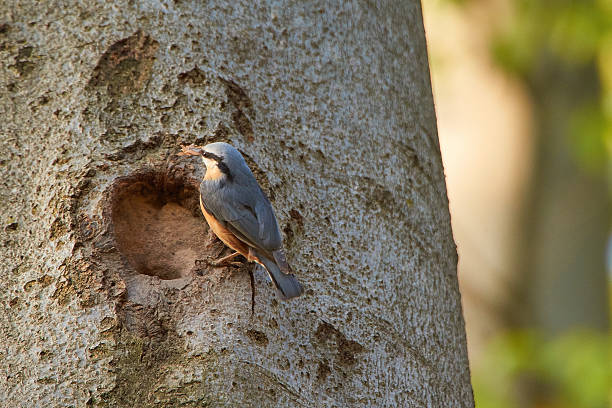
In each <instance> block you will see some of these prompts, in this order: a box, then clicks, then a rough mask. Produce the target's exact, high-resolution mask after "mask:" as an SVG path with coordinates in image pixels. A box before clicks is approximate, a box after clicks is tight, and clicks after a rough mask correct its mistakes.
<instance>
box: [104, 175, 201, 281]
mask: <svg viewBox="0 0 612 408" xmlns="http://www.w3.org/2000/svg"><path fill="white" fill-rule="evenodd" d="M198 194H199V193H198V188H197V181H196V180H195V179H192V178H186V177H183V176H182V175H178V176H177V175H174V176H169V175H168V174H166V173H160V172H154V171H147V172H143V173H138V174H135V175H132V176H128V177H123V178H120V179H118V180H117V181H116V182H115V186H114V189H113V193H112V200H111V202H112V213H111V214H112V215H111V217H112V222H113V230H114V235H115V242H116V245H117V248H118V249H119V251H120V252H121V254H122V255H123V256H124V257H125V259H126V260H127V261H128V263H129V265H130V266H131V268H132V269H133V270H134V272H135V273H138V274H144V275H149V276H157V277H158V278H160V279H164V280H169V279H179V278H182V277H185V276H187V275H189V274H190V272H191V271H192V270H193V269H194V268H195V264H196V260H197V259H203V258H204V257H206V256H207V255H211V254H210V251H211V249H210V248H207V244H208V243H209V238H208V237H209V235H208V225H207V224H206V222H205V220H204V218H203V217H202V216H201V214H200V210H199V207H198V205H199V204H198Z"/></svg>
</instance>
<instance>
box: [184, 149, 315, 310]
mask: <svg viewBox="0 0 612 408" xmlns="http://www.w3.org/2000/svg"><path fill="white" fill-rule="evenodd" d="M181 148H182V152H180V153H178V154H179V156H201V157H202V161H203V162H204V165H205V166H206V174H205V176H204V179H203V180H202V183H201V184H200V208H201V209H202V213H203V214H204V218H206V221H207V222H208V225H209V226H210V228H211V229H212V230H213V232H214V233H215V234H216V235H217V236H218V237H219V239H221V241H223V243H225V245H227V246H228V247H230V248H231V249H233V250H234V251H236V252H235V253H233V254H231V255H228V256H226V257H224V258H222V259H219V260H218V261H217V263H219V262H224V261H227V260H229V259H231V258H234V257H235V256H237V255H242V256H244V257H245V258H246V259H247V260H248V261H249V262H250V261H255V262H257V263H259V264H260V265H262V266H263V267H264V268H265V269H266V270H267V271H268V274H269V275H270V279H271V280H272V282H273V283H274V285H275V286H276V287H277V289H278V290H280V291H281V293H282V294H283V295H284V297H285V298H287V299H289V298H292V297H296V296H299V295H301V294H302V292H303V291H304V289H303V288H302V285H300V283H299V282H298V281H297V279H296V278H295V276H293V275H292V274H291V273H290V271H291V269H290V267H289V264H288V263H287V259H286V258H285V252H284V250H283V243H282V238H281V234H280V230H279V229H278V223H277V221H276V216H275V215H274V210H273V209H272V205H271V204H270V201H269V200H268V198H267V197H266V195H265V194H264V192H263V191H262V190H261V188H260V187H259V184H257V180H255V176H253V173H252V172H251V169H249V166H247V164H246V162H245V161H244V158H243V157H242V155H241V154H240V152H239V151H238V150H236V149H235V148H234V147H233V146H231V145H229V144H227V143H222V142H218V143H211V144H209V145H206V146H204V147H199V146H194V145H189V146H181Z"/></svg>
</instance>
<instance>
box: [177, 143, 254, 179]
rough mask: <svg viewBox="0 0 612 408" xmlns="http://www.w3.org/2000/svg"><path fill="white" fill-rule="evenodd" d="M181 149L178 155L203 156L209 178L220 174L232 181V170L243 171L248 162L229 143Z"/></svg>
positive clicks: (182, 147) (183, 147) (190, 146)
mask: <svg viewBox="0 0 612 408" xmlns="http://www.w3.org/2000/svg"><path fill="white" fill-rule="evenodd" d="M181 149H182V151H181V152H180V153H178V155H179V156H201V157H202V161H203V162H204V165H205V166H206V173H207V174H209V177H212V176H213V175H215V174H217V173H218V176H219V177H221V176H225V177H227V178H229V179H232V178H233V172H232V170H231V169H235V170H242V171H243V169H244V167H246V162H245V161H244V158H243V157H242V155H241V154H240V152H239V151H238V150H236V149H235V148H234V147H233V146H232V145H230V144H227V143H223V142H216V143H211V144H208V145H206V146H204V147H202V146H195V145H189V146H181ZM247 170H248V167H247ZM216 177H217V176H215V178H216Z"/></svg>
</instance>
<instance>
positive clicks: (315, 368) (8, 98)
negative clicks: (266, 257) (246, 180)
mask: <svg viewBox="0 0 612 408" xmlns="http://www.w3.org/2000/svg"><path fill="white" fill-rule="evenodd" d="M9 3H11V2H3V3H2V4H1V5H0V19H1V20H0V64H2V65H1V66H2V69H1V71H0V92H1V94H0V95H1V100H0V115H1V116H0V117H1V118H2V120H1V121H0V134H1V135H2V136H1V143H2V145H1V148H0V149H1V158H0V165H1V167H0V172H1V175H2V178H1V180H2V190H1V194H2V209H1V214H0V217H1V221H2V225H1V227H2V229H1V231H0V238H1V239H0V242H2V246H3V250H2V254H3V257H2V258H3V262H2V274H1V278H0V282H1V284H0V296H1V298H2V299H3V300H4V301H3V309H4V310H3V313H1V314H0V331H1V333H2V336H1V340H0V373H1V374H0V375H1V376H3V377H5V378H3V381H1V382H0V400H1V401H2V405H4V406H75V407H81V406H94V407H103V406H104V407H106V406H110V407H114V406H138V407H167V406H193V407H195V406H198V407H201V406H241V407H251V406H252V407H267V406H312V407H315V406H355V407H360V406H363V407H371V406H380V407H399V406H415V407H416V406H431V407H458V406H462V407H468V406H473V399H472V392H471V387H470V378H469V369H468V361H467V354H466V347H465V332H464V325H463V319H462V315H461V304H460V296H459V291H458V288H457V276H456V262H457V258H456V250H455V245H454V242H453V238H452V233H451V228H450V220H449V213H448V201H447V198H446V190H445V182H444V173H443V169H442V163H441V160H440V152H439V146H438V141H437V134H436V126H435V113H434V107H433V101H432V96H431V87H430V81H429V72H428V63H427V54H426V47H425V38H424V33H423V26H422V18H421V10H420V4H419V2H418V1H416V0H412V1H406V2H401V4H396V3H393V4H391V3H388V4H386V5H384V6H376V5H375V4H374V3H370V2H365V1H355V2H329V3H315V2H295V3H291V2H288V3H286V4H279V3H272V2H270V3H269V4H268V3H260V4H257V5H253V4H251V2H228V3H224V2H221V1H219V2H199V1H175V2H170V1H167V2H166V1H161V2H144V3H143V2H131V1H118V2H99V3H95V4H91V2H76V1H57V2H43V3H39V2H36V1H33V0H30V1H23V2H13V4H9ZM212 141H227V142H230V143H232V144H233V145H234V146H236V147H237V148H238V149H239V150H241V151H242V152H243V153H244V154H245V156H246V158H247V161H248V163H249V165H250V166H251V168H252V169H253V170H254V172H255V174H256V176H257V178H258V180H259V182H260V183H261V184H262V187H263V188H264V190H265V191H266V192H267V193H268V195H269V196H270V199H271V201H272V204H273V206H274V208H275V209H276V212H277V216H278V218H279V225H280V226H281V229H282V231H283V235H284V239H285V247H286V249H287V254H288V259H289V261H290V263H291V264H292V266H293V269H294V271H295V274H296V276H297V277H298V278H299V280H300V281H301V282H302V283H303V284H304V287H305V288H306V293H305V294H304V295H303V296H302V297H301V298H298V299H296V300H293V301H288V302H284V301H281V300H280V299H279V298H278V295H277V294H276V292H275V291H274V290H273V288H272V286H271V284H270V283H269V282H268V281H267V278H266V276H265V275H264V273H263V271H262V270H260V269H259V268H254V266H253V265H245V266H243V267H240V268H233V269H232V268H209V267H207V266H205V264H203V263H201V262H197V261H198V260H201V259H203V258H205V257H206V256H218V255H220V254H221V253H222V252H223V247H222V245H220V244H219V242H218V241H216V240H214V238H213V237H212V236H211V235H210V233H209V231H208V228H207V226H206V223H205V221H204V219H203V217H202V215H201V214H199V210H198V208H197V181H198V178H199V177H201V176H202V169H201V167H200V166H199V164H198V163H197V161H195V160H191V159H184V158H179V157H176V155H175V154H176V153H177V152H178V151H179V143H198V144H205V143H209V142H212ZM251 270H253V271H254V274H255V289H256V292H255V309H254V312H253V313H252V312H251V286H250V278H249V271H251Z"/></svg>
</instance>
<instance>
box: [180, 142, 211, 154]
mask: <svg viewBox="0 0 612 408" xmlns="http://www.w3.org/2000/svg"><path fill="white" fill-rule="evenodd" d="M203 153H204V150H203V149H202V147H201V146H195V145H192V144H190V145H189V146H183V145H181V152H179V153H177V154H176V155H177V156H201V155H202V154H203Z"/></svg>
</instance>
